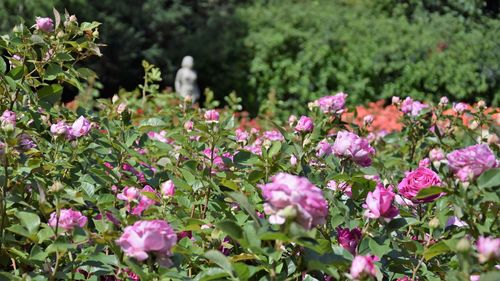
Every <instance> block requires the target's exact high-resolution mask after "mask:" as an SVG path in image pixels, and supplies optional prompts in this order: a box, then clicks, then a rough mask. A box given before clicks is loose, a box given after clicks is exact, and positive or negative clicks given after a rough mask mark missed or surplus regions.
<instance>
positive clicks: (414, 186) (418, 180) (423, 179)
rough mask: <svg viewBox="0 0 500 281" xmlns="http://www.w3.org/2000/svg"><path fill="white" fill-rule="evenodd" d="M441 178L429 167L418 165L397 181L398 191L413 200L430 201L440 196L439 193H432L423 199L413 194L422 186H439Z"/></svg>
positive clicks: (422, 187)
mask: <svg viewBox="0 0 500 281" xmlns="http://www.w3.org/2000/svg"><path fill="white" fill-rule="evenodd" d="M440 185H441V179H440V178H439V176H438V174H436V173H435V172H434V171H432V170H431V169H429V168H425V167H419V168H417V169H416V170H414V171H411V172H407V173H406V176H405V177H404V179H403V180H402V181H401V182H400V183H399V185H398V189H399V193H400V194H401V195H403V196H404V197H405V198H408V199H410V200H412V201H413V202H420V203H423V202H430V201H433V200H434V199H436V198H438V197H440V196H441V194H437V195H432V196H429V197H427V198H423V199H420V200H419V199H416V198H415V196H417V194H418V193H419V192H420V190H422V189H424V188H429V187H431V186H440Z"/></svg>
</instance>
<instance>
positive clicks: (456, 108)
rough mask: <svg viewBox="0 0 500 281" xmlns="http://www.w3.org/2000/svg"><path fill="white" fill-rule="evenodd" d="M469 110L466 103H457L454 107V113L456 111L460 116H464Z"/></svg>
mask: <svg viewBox="0 0 500 281" xmlns="http://www.w3.org/2000/svg"><path fill="white" fill-rule="evenodd" d="M468 108H469V105H468V104H466V103H464V102H458V103H455V104H454V105H453V111H455V112H456V113H458V114H462V113H463V112H464V111H466V110H467V109H468Z"/></svg>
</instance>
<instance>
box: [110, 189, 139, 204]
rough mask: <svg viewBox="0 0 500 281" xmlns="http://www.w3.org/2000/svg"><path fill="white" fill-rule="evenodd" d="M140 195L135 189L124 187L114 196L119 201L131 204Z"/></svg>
mask: <svg viewBox="0 0 500 281" xmlns="http://www.w3.org/2000/svg"><path fill="white" fill-rule="evenodd" d="M140 195H141V192H140V191H139V190H138V189H137V188H135V187H128V186H126V187H125V188H124V189H123V191H122V192H121V193H118V194H117V195H116V198H118V199H119V200H123V201H127V202H132V201H134V200H137V199H138V198H139V196H140Z"/></svg>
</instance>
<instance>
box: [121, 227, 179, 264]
mask: <svg viewBox="0 0 500 281" xmlns="http://www.w3.org/2000/svg"><path fill="white" fill-rule="evenodd" d="M176 243H177V235H176V234H175V232H174V231H173V229H172V227H170V225H169V224H168V223H167V222H166V221H163V220H151V221H144V220H142V221H137V222H135V223H134V224H133V225H131V226H127V227H126V228H125V230H124V231H123V234H122V235H121V236H120V238H119V239H118V240H116V244H118V246H120V247H121V248H122V250H123V252H124V253H125V255H126V256H128V257H132V258H135V259H136V260H138V261H143V260H146V259H147V258H148V257H149V255H152V256H155V257H156V259H157V261H158V262H159V263H160V265H162V266H169V265H170V264H171V261H170V259H169V257H170V256H171V255H172V247H173V246H174V245H175V244H176Z"/></svg>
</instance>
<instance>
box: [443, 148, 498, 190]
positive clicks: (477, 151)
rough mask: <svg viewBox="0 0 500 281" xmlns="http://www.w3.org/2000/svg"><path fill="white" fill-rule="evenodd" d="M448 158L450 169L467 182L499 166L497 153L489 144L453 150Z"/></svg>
mask: <svg viewBox="0 0 500 281" xmlns="http://www.w3.org/2000/svg"><path fill="white" fill-rule="evenodd" d="M446 158H447V159H448V166H449V167H450V170H451V171H452V172H453V173H454V174H455V176H456V177H457V178H458V179H459V180H460V181H462V182H467V181H469V180H470V179H473V178H476V177H478V176H479V175H481V174H482V173H483V172H485V171H487V170H489V169H491V168H495V167H497V160H496V158H495V154H493V152H492V151H491V150H490V148H489V147H488V145H487V144H476V145H472V146H468V147H466V148H462V149H458V150H455V151H452V152H451V153H449V154H448V155H447V156H446Z"/></svg>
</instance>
